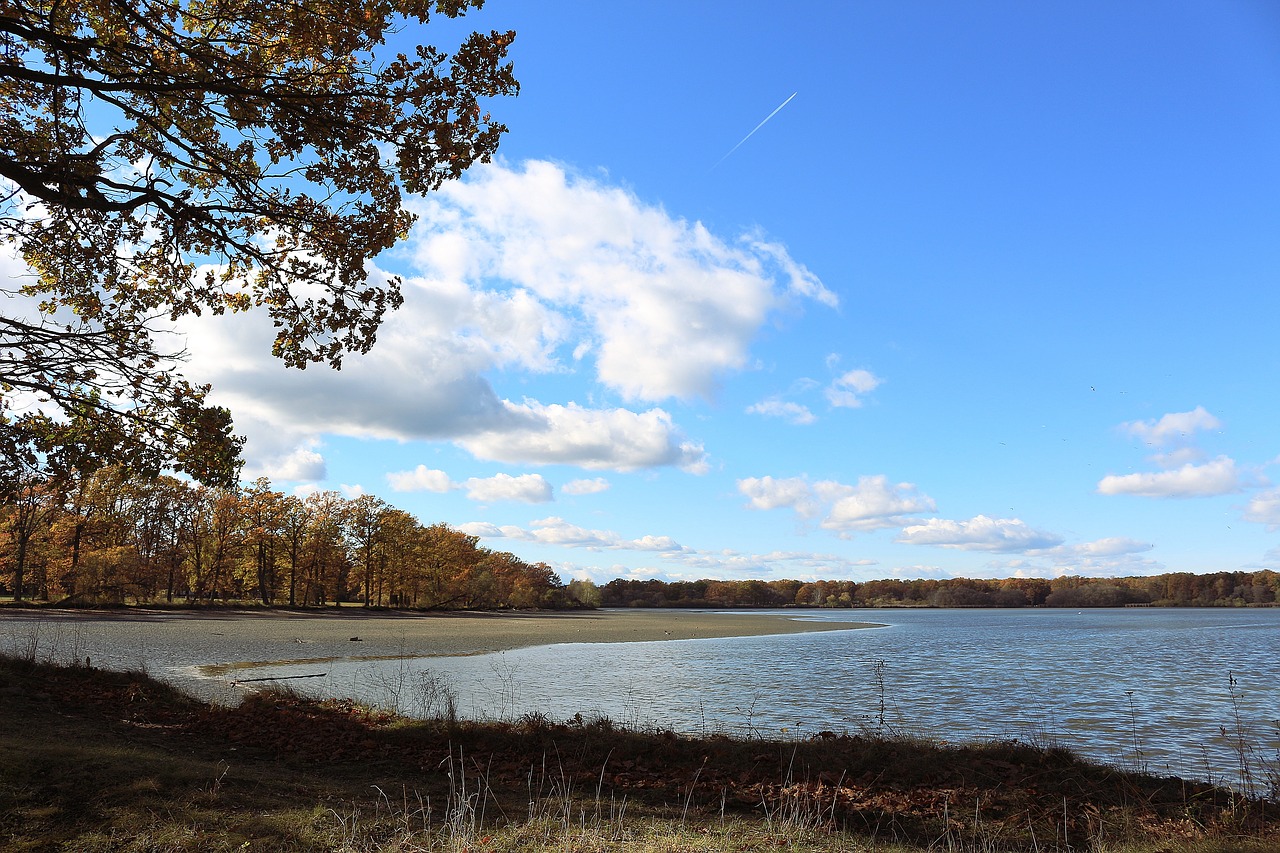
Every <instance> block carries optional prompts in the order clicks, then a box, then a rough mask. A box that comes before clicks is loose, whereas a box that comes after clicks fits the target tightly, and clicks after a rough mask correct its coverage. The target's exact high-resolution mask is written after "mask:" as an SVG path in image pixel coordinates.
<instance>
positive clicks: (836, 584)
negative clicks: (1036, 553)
mask: <svg viewBox="0 0 1280 853" xmlns="http://www.w3.org/2000/svg"><path fill="white" fill-rule="evenodd" d="M599 592H600V601H601V604H602V605H603V606H605V607H1125V606H1138V605H1149V606H1153V607H1248V606H1268V605H1275V604H1276V602H1277V601H1280V573H1276V572H1273V571H1270V570H1263V571H1258V572H1217V573H1214V574H1206V575H1194V574H1190V573H1187V572H1176V573H1171V574H1164V575H1152V576H1149V577H1130V578H1083V577H1074V576H1069V577H1060V578H1053V579H1052V580H1049V579H1045V578H1005V579H1003V580H973V579H969V578H948V579H933V580H874V581H865V582H862V583H857V582H854V581H812V582H803V581H795V580H772V581H763V580H746V581H719V580H700V581H677V582H666V581H659V580H646V581H639V580H623V579H618V580H613V581H610V582H609V583H607V584H605V585H604V586H602V587H600V591H599Z"/></svg>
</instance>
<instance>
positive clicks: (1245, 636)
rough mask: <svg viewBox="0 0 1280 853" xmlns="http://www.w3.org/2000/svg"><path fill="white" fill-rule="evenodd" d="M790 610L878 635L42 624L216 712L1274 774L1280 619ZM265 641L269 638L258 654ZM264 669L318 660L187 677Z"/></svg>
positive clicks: (1202, 773)
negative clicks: (1080, 758)
mask: <svg viewBox="0 0 1280 853" xmlns="http://www.w3.org/2000/svg"><path fill="white" fill-rule="evenodd" d="M788 615H791V616H793V617H796V618H803V619H812V620H823V621H832V620H834V621H847V622H879V623H885V627H881V628H866V629H858V630H849V631H835V632H814V633H807V634H793V635H784V636H768V637H746V638H736V639H716V640H676V641H665V642H657V643H625V644H585V643H583V644H564V645H556V646H544V647H539V648H531V649H521V650H517V651H508V652H502V653H497V654H488V655H476V656H471V657H464V658H447V657H445V658H442V657H433V658H412V657H409V658H396V659H392V660H368V659H359V658H354V657H350V656H349V655H350V653H351V651H352V649H351V648H350V646H349V644H346V643H345V641H346V639H347V638H346V636H345V632H344V631H343V630H342V629H341V628H335V629H334V632H335V638H334V642H333V643H332V648H331V649H328V648H325V649H322V648H321V647H320V645H319V644H317V645H316V646H308V647H306V649H305V652H306V653H297V652H295V651H293V649H297V650H298V652H301V651H303V649H301V648H298V647H297V646H290V645H289V644H288V640H287V638H285V634H287V630H286V629H285V628H279V629H278V630H277V628H276V626H275V624H274V623H269V622H267V623H263V622H261V619H262V617H257V618H258V619H259V624H256V625H255V630H253V631H246V630H243V627H244V625H245V623H244V622H237V619H236V617H228V618H227V619H226V620H220V619H210V620H208V621H207V623H205V624H203V625H202V626H201V627H200V629H199V630H198V631H194V632H193V631H192V630H190V626H189V625H188V626H187V627H186V628H184V630H181V631H179V630H176V628H177V626H176V624H173V623H169V622H165V621H160V622H151V621H146V620H143V621H138V620H133V621H130V620H128V619H124V620H121V619H115V620H111V619H103V620H96V619H94V620H84V619H81V620H79V621H77V622H76V623H75V626H74V629H72V628H71V627H70V626H69V625H59V624H57V623H54V624H53V626H52V627H49V628H46V629H45V630H46V632H47V633H48V632H51V631H54V630H57V631H60V632H64V633H65V632H68V631H72V630H74V632H75V633H74V637H73V639H74V645H75V647H76V648H77V649H81V650H83V651H84V652H87V653H89V654H93V655H94V656H95V657H94V659H95V661H99V662H100V663H99V665H108V666H117V667H119V666H126V667H127V666H130V665H135V666H136V665H137V664H138V663H141V664H142V665H143V666H144V667H145V668H147V669H148V670H149V671H151V672H152V673H153V674H157V675H160V676H162V677H166V678H168V679H169V680H171V681H173V682H174V683H176V684H178V685H179V686H182V687H184V688H185V689H188V690H191V691H192V692H196V693H198V694H200V695H202V696H205V697H207V698H215V699H218V698H221V699H226V698H229V697H231V696H234V695H235V693H236V691H237V690H241V689H244V688H245V687H249V686H258V685H261V684H265V683H270V682H269V681H253V682H248V683H247V684H246V683H244V682H247V680H248V679H279V678H290V679H291V680H289V681H287V682H284V683H287V684H289V685H290V686H291V687H292V688H294V689H296V690H299V691H300V692H304V693H307V694H310V695H322V696H349V697H353V698H358V699H360V700H363V701H365V702H369V703H375V704H381V705H384V706H388V707H393V708H395V709H397V710H399V711H401V712H402V713H408V714H421V715H430V714H435V713H441V712H444V711H446V710H447V704H448V701H449V700H450V699H452V701H453V703H454V705H455V707H456V709H457V711H458V713H460V714H461V715H463V716H467V717H472V718H517V717H519V716H521V715H523V714H529V713H536V714H545V715H546V716H547V717H549V718H550V719H552V720H566V719H571V718H573V717H574V716H575V715H577V714H581V715H582V716H583V717H584V718H587V719H589V718H591V717H593V716H607V717H609V718H611V719H613V720H614V721H615V722H618V723H622V724H627V725H632V726H639V727H657V728H671V729H675V730H679V731H685V732H693V733H708V732H713V731H725V732H730V733H735V734H748V735H760V736H769V737H775V736H783V737H803V736H806V735H809V734H814V733H816V732H819V731H835V732H842V731H850V732H858V731H872V732H875V731H880V732H903V733H908V734H911V733H915V734H921V735H924V736H928V737H931V738H935V739H942V740H972V739H991V738H999V739H1008V738H1016V739H1020V740H1024V741H1030V742H1033V743H1039V744H1045V745H1049V744H1061V745H1063V746H1067V747H1069V748H1072V749H1074V750H1076V751H1078V752H1080V753H1082V754H1085V755H1088V756H1091V757H1094V758H1097V759H1101V760H1103V761H1108V762H1111V763H1113V764H1117V765H1119V766H1122V767H1126V768H1143V769H1147V770H1150V771H1152V772H1157V773H1174V774H1177V775H1182V776H1188V777H1193V778H1201V779H1205V778H1207V779H1213V780H1217V781H1227V782H1238V781H1239V777H1240V775H1241V772H1242V770H1244V771H1246V772H1248V773H1250V774H1252V775H1253V776H1254V777H1255V780H1256V781H1259V782H1261V781H1262V775H1263V773H1264V771H1265V770H1266V768H1267V767H1270V768H1272V769H1273V770H1274V769H1276V767H1277V764H1278V763H1280V762H1278V759H1280V755H1278V753H1280V722H1277V721H1280V688H1278V687H1277V685H1280V609H1249V610H1226V609H1212V610H1211V609H1194V610H1193V609H1187V610H1165V609H1129V610H1087V611H1083V612H1076V611H1060V610H873V611H834V612H832V611H827V612H812V613H803V612H795V611H790V612H788ZM178 618H181V617H178ZM263 625H267V626H268V628H270V630H267V629H264V628H263V627H262V626H263ZM4 627H5V626H3V625H0V630H3V629H4ZM271 630H274V631H275V632H276V633H280V634H281V636H280V637H276V638H275V641H274V642H272V643H266V642H264V640H263V638H264V637H267V636H273V637H274V634H271ZM281 631H284V632H285V633H281ZM68 642H69V640H68V638H67V637H63V638H62V645H64V646H66V645H67V644H68ZM11 644H12V640H11ZM267 652H270V653H267ZM82 653H83V652H82ZM68 656H71V655H68ZM272 657H274V658H275V659H276V660H277V661H284V660H285V659H286V658H288V659H298V658H311V659H313V660H312V661H311V662H292V663H284V662H279V663H275V664H269V665H256V666H250V667H236V668H234V669H227V668H225V667H222V668H214V669H204V670H203V671H202V670H201V669H199V668H198V666H197V665H198V664H202V663H203V664H226V663H230V662H237V661H239V662H246V661H263V660H269V659H271V658H272ZM315 659H320V660H315ZM210 674H212V675H213V677H209V676H210ZM299 675H304V676H320V677H307V678H296V676H299ZM235 680H239V681H241V682H242V684H241V685H240V686H239V687H237V686H234V685H233V684H232V682H233V681H235Z"/></svg>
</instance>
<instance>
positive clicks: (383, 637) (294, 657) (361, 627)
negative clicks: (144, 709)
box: [0, 607, 877, 668]
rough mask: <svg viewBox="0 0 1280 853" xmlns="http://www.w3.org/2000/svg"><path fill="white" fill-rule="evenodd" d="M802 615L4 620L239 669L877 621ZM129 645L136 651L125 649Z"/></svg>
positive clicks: (44, 615)
mask: <svg viewBox="0 0 1280 853" xmlns="http://www.w3.org/2000/svg"><path fill="white" fill-rule="evenodd" d="M20 614H21V615H20ZM15 617H18V618H15ZM22 617H26V618H22ZM804 617H805V613H804V611H797V612H796V613H795V614H794V615H792V614H786V615H780V614H778V613H776V612H773V613H753V612H730V613H725V612H716V611H705V610H596V611H579V612H572V613H563V612H555V613H548V612H518V613H509V612H508V613H470V612H463V613H426V614H419V613H396V612H387V611H372V612H371V611H367V610H363V609H362V608H357V607H343V608H340V609H338V610H327V611H323V612H318V611H280V610H276V611H262V610H214V611H195V612H192V611H166V610H152V611H147V610H140V609H139V610H131V611H124V612H120V611H117V612H106V613H104V612H100V611H99V612H84V611H51V610H39V611H17V612H15V611H13V610H7V612H5V613H4V614H3V617H2V618H0V635H3V634H4V633H9V632H14V629H18V628H19V625H18V624H15V623H21V622H24V621H26V620H27V619H35V620H39V621H40V622H42V623H44V627H43V629H42V635H43V637H44V638H45V639H52V638H53V635H54V634H55V633H56V634H58V635H60V636H62V637H64V638H65V637H69V636H73V635H74V636H75V637H76V638H77V640H76V643H75V645H76V646H77V647H80V648H82V649H83V650H82V651H80V652H79V654H80V655H81V656H84V655H87V654H93V655H94V656H95V659H96V657H97V656H98V655H103V654H104V653H106V655H107V657H110V658H119V657H122V656H127V655H130V654H133V655H138V656H140V657H141V658H143V659H151V660H155V659H156V658H165V659H167V660H164V661H163V662H164V663H168V664H171V665H187V666H199V667H201V668H204V667H209V666H211V665H212V666H214V667H218V668H223V667H225V668H233V667H236V666H238V665H239V666H243V665H245V664H262V663H267V662H278V661H305V660H334V659H339V658H378V657H429V656H441V655H450V656H451V655H474V654H485V653H488V652H499V651H508V650H511V649H519V648H527V647H531V646H546V645H554V644H558V643H625V642H650V641H662V640H696V639H710V638H719V637H753V636H764V635H770V634H797V633H805V632H811V631H841V630H849V629H853V628H867V627H876V626H877V625H876V623H867V622H827V621H818V620H814V621H808V620H805V618H804ZM6 623H7V624H6ZM50 623H61V624H60V625H54V624H50ZM55 627H56V628H57V630H56V632H55V631H54V630H52V629H54V628H55ZM6 628H7V629H8V632H6V630H5V629H6ZM94 647H96V648H94ZM130 647H133V649H134V651H132V652H131V651H127V649H129V648H130ZM108 649H110V652H108ZM125 662H126V663H128V661H125ZM108 665H110V664H108Z"/></svg>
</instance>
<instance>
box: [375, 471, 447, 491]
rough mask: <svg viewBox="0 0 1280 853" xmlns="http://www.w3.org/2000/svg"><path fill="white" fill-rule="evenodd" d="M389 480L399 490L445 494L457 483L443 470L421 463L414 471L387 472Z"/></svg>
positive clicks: (394, 488)
mask: <svg viewBox="0 0 1280 853" xmlns="http://www.w3.org/2000/svg"><path fill="white" fill-rule="evenodd" d="M387 482H388V483H390V484H391V488H392V489H393V490H395V491H397V492H437V493H440V494H443V493H444V492H448V491H451V490H453V489H455V488H457V485H456V484H455V483H454V482H453V480H452V479H450V478H449V475H448V474H446V473H445V472H443V471H439V470H436V469H434V468H428V467H427V466H426V465H419V466H418V467H417V468H414V469H413V470H412V471H396V472H392V473H390V474H387Z"/></svg>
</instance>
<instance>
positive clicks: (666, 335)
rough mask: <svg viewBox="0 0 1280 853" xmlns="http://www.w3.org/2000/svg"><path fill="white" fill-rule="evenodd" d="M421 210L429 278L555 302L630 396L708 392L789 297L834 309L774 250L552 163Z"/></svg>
mask: <svg viewBox="0 0 1280 853" xmlns="http://www.w3.org/2000/svg"><path fill="white" fill-rule="evenodd" d="M417 207H418V208H419V210H420V212H421V213H422V219H421V223H422V224H421V225H420V226H419V228H418V229H416V232H415V235H414V240H415V241H416V243H417V248H416V250H415V252H414V256H415V261H416V264H417V266H418V267H419V269H421V270H422V272H423V274H424V276H426V277H427V278H443V279H450V278H452V279H458V280H475V279H479V278H484V279H497V280H502V281H505V282H507V283H509V284H510V285H511V286H513V287H516V288H520V289H523V290H525V291H527V292H528V293H530V294H533V295H535V296H536V297H537V298H538V299H540V300H542V301H543V303H544V304H549V305H555V306H557V307H559V308H560V309H561V310H562V311H563V312H564V314H565V315H566V316H572V317H573V318H575V319H576V320H577V321H578V322H579V323H580V324H581V325H582V326H583V327H585V337H587V338H589V339H590V341H591V343H592V347H591V350H592V351H593V352H594V354H595V357H596V373H597V376H598V378H599V379H600V381H601V382H603V383H605V384H606V385H608V386H609V387H611V388H613V389H614V390H616V391H618V392H620V393H621V394H623V396H624V397H626V398H628V399H635V400H648V401H658V400H663V399H666V398H669V397H678V398H690V397H697V396H702V397H706V396H709V395H710V394H711V392H712V391H713V389H714V387H715V384H716V382H717V379H718V378H719V377H720V376H722V375H723V374H725V373H726V372H730V371H736V370H739V369H741V368H742V367H743V365H744V364H745V363H746V358H747V347H748V345H749V343H750V341H751V339H752V338H753V337H754V335H755V333H756V331H757V330H758V329H759V327H760V326H761V325H762V323H763V322H764V320H765V318H766V316H767V315H768V313H769V312H770V311H771V310H772V309H774V308H776V307H777V306H779V305H780V304H781V303H782V301H784V300H785V299H787V298H790V297H802V298H807V299H813V300H816V301H818V302H820V303H822V304H825V305H831V306H834V305H835V304H836V298H835V296H834V294H832V293H831V292H830V291H829V290H827V289H826V288H825V287H824V286H823V285H822V283H821V282H820V281H818V279H817V278H816V277H815V276H814V275H813V274H812V273H811V272H809V271H808V270H807V269H805V268H804V267H803V266H801V265H800V264H798V263H797V262H796V261H795V260H794V259H792V258H791V257H790V255H789V254H788V253H787V251H786V249H785V248H783V247H781V246H779V245H777V244H775V243H769V242H767V241H765V240H763V239H762V238H760V237H759V236H758V235H748V236H747V237H745V238H743V239H740V240H738V241H737V242H736V243H735V242H728V241H725V240H723V239H721V238H720V237H717V236H715V235H713V234H711V233H710V232H709V231H708V230H707V229H706V228H705V227H704V226H703V225H702V224H701V223H698V222H693V223H690V222H688V221H686V220H683V219H677V218H673V217H671V216H670V215H668V214H667V213H666V212H665V211H663V210H662V209H660V208H658V207H654V206H651V205H647V204H645V203H644V202H642V201H640V200H639V199H638V198H636V197H635V196H634V195H632V194H631V193H629V192H627V191H625V190H623V189H621V188H618V187H613V186H608V185H606V184H604V183H603V182H601V181H597V180H591V179H588V178H585V177H582V176H573V175H570V174H568V173H566V171H565V170H564V169H563V168H562V167H560V166H557V165H555V164H552V163H546V162H539V161H529V162H526V163H525V164H524V165H523V167H519V168H512V167H508V166H506V165H502V164H492V165H489V166H485V167H476V168H474V169H472V170H471V171H470V172H469V173H468V176H467V177H466V178H465V179H464V180H461V181H455V182H450V183H448V184H446V185H445V186H444V187H442V188H441V189H440V190H439V191H437V192H435V193H433V194H432V195H431V196H429V197H427V198H425V199H421V200H420V201H419V202H418V204H417ZM577 352H578V353H579V354H580V355H584V354H585V352H586V349H585V348H583V347H581V346H579V347H578V348H577Z"/></svg>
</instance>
